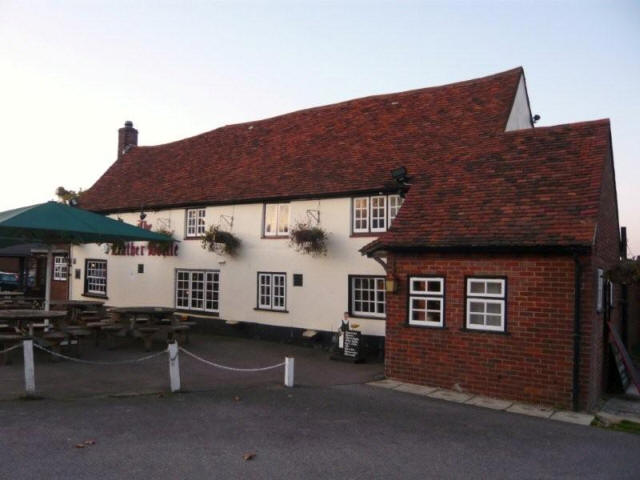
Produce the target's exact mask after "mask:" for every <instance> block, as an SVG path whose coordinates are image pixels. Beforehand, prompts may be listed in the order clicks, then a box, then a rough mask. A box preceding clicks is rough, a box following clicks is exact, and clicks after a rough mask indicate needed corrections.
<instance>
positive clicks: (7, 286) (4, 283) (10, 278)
mask: <svg viewBox="0 0 640 480" xmlns="http://www.w3.org/2000/svg"><path fill="white" fill-rule="evenodd" d="M19 288H20V282H18V274H17V273H9V272H0V290H10V291H13V290H18V289H19Z"/></svg>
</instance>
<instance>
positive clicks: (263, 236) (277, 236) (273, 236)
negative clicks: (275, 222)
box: [260, 235, 289, 240]
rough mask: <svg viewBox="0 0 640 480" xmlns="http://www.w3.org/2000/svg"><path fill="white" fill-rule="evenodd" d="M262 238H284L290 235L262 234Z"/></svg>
mask: <svg viewBox="0 0 640 480" xmlns="http://www.w3.org/2000/svg"><path fill="white" fill-rule="evenodd" d="M260 239H261V240H284V239H289V235H262V236H261V237H260Z"/></svg>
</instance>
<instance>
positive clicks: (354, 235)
mask: <svg viewBox="0 0 640 480" xmlns="http://www.w3.org/2000/svg"><path fill="white" fill-rule="evenodd" d="M383 233H384V232H362V233H352V234H351V235H349V238H361V237H362V238H366V237H379V236H380V235H382V234H383Z"/></svg>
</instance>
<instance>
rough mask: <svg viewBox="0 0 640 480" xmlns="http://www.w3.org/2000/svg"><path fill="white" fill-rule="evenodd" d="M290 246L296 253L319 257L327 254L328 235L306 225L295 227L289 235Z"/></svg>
mask: <svg viewBox="0 0 640 480" xmlns="http://www.w3.org/2000/svg"><path fill="white" fill-rule="evenodd" d="M289 245H290V246H291V247H292V248H295V249H296V251H298V252H300V253H303V254H306V255H311V256H313V257H318V256H321V255H326V254H327V233H326V232H325V231H324V230H323V229H322V228H320V227H318V226H316V227H311V226H309V225H307V224H305V223H298V224H297V225H295V226H294V227H293V228H292V229H291V232H290V234H289Z"/></svg>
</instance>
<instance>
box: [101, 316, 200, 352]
mask: <svg viewBox="0 0 640 480" xmlns="http://www.w3.org/2000/svg"><path fill="white" fill-rule="evenodd" d="M109 311H110V312H111V314H112V316H113V324H112V325H110V326H106V327H103V329H106V330H109V331H111V332H112V333H114V334H115V335H120V336H123V335H125V334H129V335H131V336H132V337H134V338H141V339H142V341H143V342H144V347H145V349H146V350H147V351H149V350H151V346H152V343H153V339H154V338H158V339H162V340H165V341H166V340H171V339H173V337H174V335H176V334H178V335H184V336H185V337H186V334H187V332H188V330H189V328H190V326H191V323H189V322H181V321H180V319H179V318H178V317H176V316H175V315H174V314H175V311H176V310H175V308H169V307H115V308H111V309H109Z"/></svg>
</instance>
